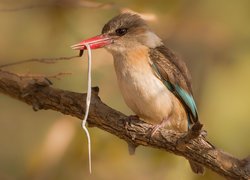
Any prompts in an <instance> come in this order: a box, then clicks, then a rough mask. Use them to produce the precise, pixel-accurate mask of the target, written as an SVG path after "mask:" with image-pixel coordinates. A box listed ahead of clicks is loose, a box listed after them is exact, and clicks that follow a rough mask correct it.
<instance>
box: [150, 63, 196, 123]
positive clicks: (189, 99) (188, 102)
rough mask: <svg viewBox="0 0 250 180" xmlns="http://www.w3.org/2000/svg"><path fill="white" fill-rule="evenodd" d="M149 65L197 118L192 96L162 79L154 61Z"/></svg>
mask: <svg viewBox="0 0 250 180" xmlns="http://www.w3.org/2000/svg"><path fill="white" fill-rule="evenodd" d="M151 67H152V68H153V70H154V71H155V72H156V73H157V75H158V76H159V77H160V78H161V79H162V81H163V83H164V85H165V86H166V87H167V88H168V90H170V91H171V92H173V93H174V94H176V96H178V97H179V98H180V99H181V100H182V101H183V103H185V105H186V106H187V107H188V108H189V109H190V111H191V113H192V116H193V117H194V118H195V119H197V118H198V115H197V107H196V104H195V101H194V98H193V96H192V95H191V94H189V93H188V92H186V91H185V90H184V89H182V88H181V87H180V86H179V85H176V84H172V83H171V82H169V81H168V80H166V79H164V78H163V77H162V76H161V73H160V72H159V69H158V67H157V66H156V65H155V64H154V63H151ZM188 118H189V120H188V121H189V126H190V123H191V122H190V121H191V119H190V118H191V117H188Z"/></svg>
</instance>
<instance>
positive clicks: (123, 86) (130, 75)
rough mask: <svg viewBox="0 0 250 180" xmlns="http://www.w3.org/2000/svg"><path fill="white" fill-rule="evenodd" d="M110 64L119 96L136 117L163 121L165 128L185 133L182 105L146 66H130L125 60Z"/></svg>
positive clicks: (116, 60) (143, 63)
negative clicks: (114, 74)
mask: <svg viewBox="0 0 250 180" xmlns="http://www.w3.org/2000/svg"><path fill="white" fill-rule="evenodd" d="M114 65H115V70H116V75H117V81H118V84H119V88H120V90H121V93H122V96H123V98H124V100H125V102H126V104H127V105H128V107H129V108H130V109H131V110H132V111H133V112H134V113H135V114H136V115H138V116H139V117H140V118H142V119H143V120H144V121H145V122H147V123H151V124H160V123H162V121H164V120H166V121H167V123H166V128H167V129H174V130H178V131H186V130H187V116H186V112H185V110H184V108H183V106H182V105H181V103H180V102H179V100H178V99H177V98H176V97H175V96H174V94H173V93H172V92H170V91H169V90H168V89H167V88H166V86H165V85H164V84H163V83H162V81H161V80H160V79H159V78H158V77H156V76H155V74H154V73H153V72H152V70H151V67H150V65H149V64H148V63H145V62H144V61H137V62H136V63H131V62H130V61H129V60H128V58H126V61H122V60H121V59H119V60H118V59H115V61H114Z"/></svg>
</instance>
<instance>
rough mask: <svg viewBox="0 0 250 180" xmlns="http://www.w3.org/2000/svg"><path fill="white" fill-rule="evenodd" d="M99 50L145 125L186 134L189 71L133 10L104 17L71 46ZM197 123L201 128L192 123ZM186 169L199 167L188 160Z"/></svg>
mask: <svg viewBox="0 0 250 180" xmlns="http://www.w3.org/2000/svg"><path fill="white" fill-rule="evenodd" d="M86 44H88V45H89V47H90V48H91V49H98V48H105V49H106V50H107V51H108V52H110V53H111V54H112V56H113V59H114V67H115V72H116V76H117V82H118V85H119V88H120V91H121V94H122V96H123V98H124V101H125V103H126V104H127V106H128V107H129V108H130V109H131V110H132V111H133V112H134V113H135V114H136V116H138V117H139V118H140V119H142V120H143V121H144V122H146V123H150V124H152V125H154V127H155V128H154V129H153V132H152V134H154V133H155V131H157V130H158V129H159V128H164V129H166V130H173V131H177V132H188V131H191V130H192V127H194V125H196V124H199V125H201V124H200V121H199V117H198V112H197V106H196V103H195V100H194V96H193V92H192V85H191V75H190V72H189V70H188V68H187V66H186V64H185V62H184V61H183V60H182V59H181V58H179V56H177V55H176V54H175V53H174V52H173V51H172V50H171V49H170V48H168V47H167V46H166V45H164V43H163V41H162V40H161V39H160V37H159V36H157V35H156V34H155V33H154V32H153V31H152V30H151V29H150V27H149V26H148V25H147V23H146V21H145V20H144V19H143V18H142V17H141V16H140V15H138V14H136V13H122V14H119V15H117V16H115V17H113V18H112V19H111V20H109V21H108V22H107V23H106V24H105V25H104V27H103V29H102V32H101V34H100V35H98V36H95V37H93V38H90V39H87V40H83V41H81V42H80V43H78V44H75V45H73V46H71V47H72V48H73V49H74V50H81V51H83V50H85V49H87V47H86ZM198 127H201V126H198ZM189 162H190V165H191V169H192V170H193V172H195V173H197V174H203V173H204V168H203V167H202V166H201V165H200V164H197V163H195V162H193V161H190V160H189Z"/></svg>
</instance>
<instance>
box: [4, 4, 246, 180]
mask: <svg viewBox="0 0 250 180" xmlns="http://www.w3.org/2000/svg"><path fill="white" fill-rule="evenodd" d="M123 9H132V10H134V11H137V12H140V13H143V14H144V15H145V16H146V17H147V18H148V20H149V22H148V23H149V25H150V27H151V28H152V29H153V31H155V32H156V33H157V34H158V35H159V36H160V37H161V38H162V39H163V40H164V42H165V44H166V45H167V46H168V47H170V48H172V49H173V50H174V51H175V52H177V53H178V54H180V55H181V56H182V57H183V59H184V60H185V61H186V62H187V64H188V66H189V68H190V71H191V73H192V77H193V88H194V94H195V98H196V101H197V103H198V109H199V114H200V119H201V121H202V123H203V124H204V129H206V130H207V132H208V139H209V140H210V141H211V142H212V143H213V144H214V145H215V146H217V147H219V148H221V149H223V150H224V151H226V152H228V153H230V154H232V155H233V156H236V157H238V158H244V157H246V156H248V155H249V154H250V143H249V139H248V138H249V135H250V134H249V130H250V95H249V92H250V81H249V80H250V23H249V19H250V1H249V0H241V1H227V0H209V1H198V0H154V1H149V0H127V1H122V0H116V1H112V0H98V1H97V0H96V1H84V0H78V1H77V0H76V1H73V0H71V1H70V0H68V1H66V0H64V1H60V0H54V1H53V0H50V1H49V0H47V1H45V0H43V1H42V0H12V1H9V0H0V22H1V23H0V47H1V48H0V64H5V63H9V62H14V61H19V60H23V59H29V58H42V57H61V56H72V55H77V54H78V52H75V51H72V50H71V49H70V48H69V47H70V45H72V44H75V43H78V42H79V41H81V40H83V39H85V38H87V37H91V36H94V35H97V34H99V33H100V32H101V29H102V27H103V25H104V24H105V23H106V22H107V21H108V20H109V19H111V18H112V17H113V16H115V15H117V14H119V13H120V12H121V10H123ZM86 59H87V56H86V54H85V55H84V56H83V57H82V58H78V59H74V60H72V61H61V62H58V63H56V64H38V63H29V64H23V65H18V66H12V67H8V68H5V69H4V70H8V71H11V72H15V73H19V74H24V75H31V74H32V75H34V74H35V75H46V76H51V75H55V74H57V73H60V72H63V73H65V72H67V73H72V74H71V75H65V76H61V78H60V80H58V79H51V80H52V82H53V83H54V87H56V88H61V89H65V90H70V91H75V92H85V91H86V67H87V61H86ZM92 73H93V86H99V87H100V97H101V99H102V100H103V101H104V102H105V103H107V104H108V105H109V106H111V107H113V108H115V109H117V110H119V111H121V112H123V113H125V114H127V115H130V114H132V112H131V111H130V110H129V109H128V108H127V107H126V105H125V103H124V101H123V99H122V97H121V94H120V92H119V90H118V86H117V84H116V83H114V82H116V77H115V73H114V69H113V61H112V57H111V55H110V54H108V53H107V52H106V51H105V50H103V49H100V50H96V51H94V52H93V71H92ZM89 130H90V134H91V138H92V158H93V173H92V174H91V175H89V172H88V158H87V157H88V156H87V143H86V142H87V140H86V137H85V135H84V133H83V130H82V129H81V121H80V120H79V119H76V118H73V117H70V116H65V115H63V114H60V113H58V112H54V111H50V110H48V111H44V110H42V111H38V112H34V111H33V110H32V108H31V107H30V106H28V105H26V104H24V103H21V102H19V101H17V100H15V99H12V98H10V97H8V96H6V95H4V94H0V179H4V180H5V179H6V180H12V179H38V180H40V179H48V180H52V179H61V180H67V179H93V180H96V179H103V180H113V179H120V180H127V179H143V180H152V179H178V180H179V179H185V180H193V179H201V180H208V179H222V178H221V177H220V176H218V175H216V174H215V173H213V172H211V171H210V170H207V171H206V174H205V175H204V176H196V175H195V174H193V173H192V171H191V169H190V167H189V164H188V162H187V161H186V160H185V159H184V158H182V157H178V156H175V155H173V154H170V153H166V152H164V151H161V150H157V149H152V148H145V147H139V148H138V149H137V151H136V154H135V155H134V156H130V155H129V154H128V150H127V144H126V143H125V142H124V141H122V140H120V139H118V138H117V137H115V136H113V135H111V134H109V133H107V132H104V131H101V130H99V129H97V128H90V129H89Z"/></svg>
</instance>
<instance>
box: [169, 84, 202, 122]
mask: <svg viewBox="0 0 250 180" xmlns="http://www.w3.org/2000/svg"><path fill="white" fill-rule="evenodd" d="M174 87H175V90H176V92H177V93H178V95H179V96H180V97H181V99H182V100H183V101H184V102H185V104H186V105H187V106H188V107H189V109H190V110H191V112H192V114H193V117H194V118H197V107H196V104H195V101H194V98H193V96H192V95H190V94H189V93H188V92H186V91H185V90H184V89H182V88H181V87H180V86H178V85H174Z"/></svg>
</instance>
